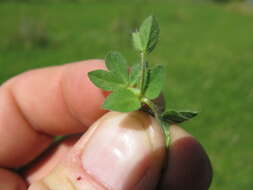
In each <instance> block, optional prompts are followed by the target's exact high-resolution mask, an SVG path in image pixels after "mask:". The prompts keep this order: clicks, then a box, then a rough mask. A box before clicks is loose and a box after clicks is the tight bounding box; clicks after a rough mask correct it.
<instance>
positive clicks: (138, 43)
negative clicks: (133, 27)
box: [132, 32, 145, 52]
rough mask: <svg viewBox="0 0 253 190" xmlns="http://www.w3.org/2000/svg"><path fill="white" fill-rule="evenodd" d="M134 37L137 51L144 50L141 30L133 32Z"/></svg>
mask: <svg viewBox="0 0 253 190" xmlns="http://www.w3.org/2000/svg"><path fill="white" fill-rule="evenodd" d="M132 37H133V44H134V48H135V49H136V50H137V51H141V52H143V51H144V50H145V49H144V47H143V45H142V42H141V38H140V33H139V32H134V33H133V34H132Z"/></svg>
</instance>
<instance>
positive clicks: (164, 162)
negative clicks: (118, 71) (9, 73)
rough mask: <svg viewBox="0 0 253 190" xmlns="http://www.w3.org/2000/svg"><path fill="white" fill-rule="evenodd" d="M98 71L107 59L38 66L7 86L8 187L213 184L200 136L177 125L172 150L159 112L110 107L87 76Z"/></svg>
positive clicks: (1, 172)
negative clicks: (157, 116)
mask: <svg viewBox="0 0 253 190" xmlns="http://www.w3.org/2000/svg"><path fill="white" fill-rule="evenodd" d="M95 69H105V66H104V62H103V61H102V60H89V61H81V62H76V63H71V64H66V65H62V66H55V67H48V68H43V69H37V70H32V71H29V72H26V73H23V74H20V75H18V76H16V77H14V78H12V79H10V80H8V81H7V82H5V83H4V84H3V85H2V86H1V87H0V107H1V109H0V144H1V146H0V168H2V169H0V189H6V190H24V189H29V190H58V189H64V190H65V189H66V190H72V189H76V190H83V189H85V190H86V189H87V190H93V189H97V190H100V189H101V190H109V189H110V190H111V189H112V190H144V189H145V190H155V189H159V190H160V189H170V190H207V189H208V187H209V185H210V182H211V178H212V169H211V165H210V161H209V159H208V156H207V154H206V152H205V150H204V149H203V147H202V146H201V145H200V144H199V143H198V142H197V140H196V139H195V138H194V137H192V136H191V135H190V134H189V133H187V132H186V131H185V130H183V129H182V128H180V127H178V126H172V127H171V129H170V133H171V145H170V149H169V151H167V150H166V149H165V145H164V139H163V135H162V131H161V129H160V127H159V126H158V124H157V123H156V121H155V120H154V119H153V118H152V117H151V116H149V115H147V114H145V113H142V112H132V113H128V114H126V113H116V112H109V113H106V111H105V110H102V109H101V104H102V103H103V101H104V99H105V96H106V93H105V92H103V91H101V90H100V89H98V88H96V87H95V86H94V85H93V84H92V83H91V82H90V81H89V80H88V78H87V72H89V71H91V70H95ZM101 117H102V118H101ZM99 118H100V119H99ZM77 133H79V134H82V135H74V136H70V137H68V138H66V139H65V140H63V141H62V142H61V143H60V144H59V145H57V146H54V147H52V148H51V149H48V147H49V145H50V144H51V143H52V142H53V137H54V136H56V135H70V134H77ZM43 152H44V153H43ZM45 152H46V153H45ZM41 153H43V155H42V156H41ZM39 156H40V159H38V157H39ZM34 160H36V161H34ZM32 161H33V163H32V164H30V166H29V167H27V168H26V170H25V171H23V173H22V174H19V175H18V174H16V173H14V172H12V169H14V168H19V167H22V166H24V165H26V164H28V163H31V162H32Z"/></svg>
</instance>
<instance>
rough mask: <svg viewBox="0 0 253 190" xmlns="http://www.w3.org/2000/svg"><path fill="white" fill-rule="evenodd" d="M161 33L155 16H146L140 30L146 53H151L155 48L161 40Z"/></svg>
mask: <svg viewBox="0 0 253 190" xmlns="http://www.w3.org/2000/svg"><path fill="white" fill-rule="evenodd" d="M159 33H160V29H159V25H158V23H157V21H156V19H155V17H153V16H149V17H148V18H146V20H144V22H143V23H142V25H141V27H140V30H139V36H140V39H141V44H142V49H144V50H145V52H146V53H150V52H151V51H152V50H153V49H154V48H155V46H156V44H157V42H158V40H159Z"/></svg>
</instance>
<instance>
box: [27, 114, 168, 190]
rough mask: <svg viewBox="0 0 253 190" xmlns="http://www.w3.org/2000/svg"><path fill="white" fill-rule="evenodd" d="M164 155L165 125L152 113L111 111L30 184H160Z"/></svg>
mask: <svg viewBox="0 0 253 190" xmlns="http://www.w3.org/2000/svg"><path fill="white" fill-rule="evenodd" d="M164 155H165V147H164V141H163V135H162V131H161V129H160V127H159V125H158V124H157V122H156V121H155V120H154V119H153V118H152V117H151V116H148V115H147V114H145V113H142V112H132V113H117V112H109V113H107V114H105V115H104V116H103V117H102V118H100V119H99V120H98V121H97V122H96V123H94V124H93V125H92V127H91V128H90V129H89V130H88V132H87V133H86V134H85V135H84V136H83V137H82V138H81V139H80V140H79V141H78V142H77V144H76V145H75V146H74V147H73V148H72V150H71V151H70V152H69V153H68V155H67V156H66V158H64V159H63V160H62V161H61V162H60V163H59V164H58V165H57V166H56V167H55V168H54V169H53V170H52V171H51V172H50V174H49V175H47V176H46V177H44V178H43V179H41V180H40V181H39V182H36V183H34V184H32V185H31V186H30V187H29V190H62V189H64V190H72V189H77V190H81V189H89V190H93V189H94V190H100V189H101V190H106V189H112V190H129V189H132V190H142V189H143V190H144V189H150V190H151V189H155V187H156V185H157V182H158V179H159V177H160V176H159V174H160V170H161V167H162V162H163V159H164Z"/></svg>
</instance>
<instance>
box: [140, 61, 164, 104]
mask: <svg viewBox="0 0 253 190" xmlns="http://www.w3.org/2000/svg"><path fill="white" fill-rule="evenodd" d="M165 80H166V77H165V67H164V66H163V65H157V66H155V67H154V68H151V69H150V70H149V72H148V81H147V88H146V90H145V96H146V97H147V98H149V99H154V98H156V97H158V96H159V95H160V93H161V91H162V89H163V86H164V83H165Z"/></svg>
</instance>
